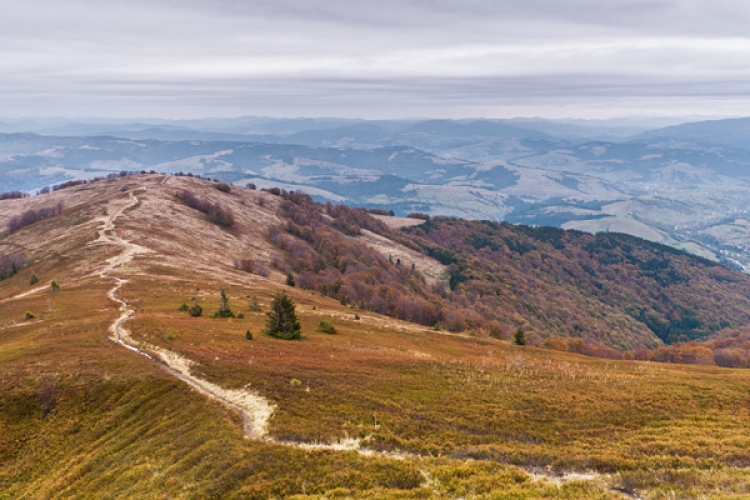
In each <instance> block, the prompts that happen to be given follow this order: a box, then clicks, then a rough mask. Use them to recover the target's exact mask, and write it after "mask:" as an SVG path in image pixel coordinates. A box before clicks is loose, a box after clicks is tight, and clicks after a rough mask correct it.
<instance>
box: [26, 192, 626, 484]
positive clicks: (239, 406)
mask: <svg viewBox="0 0 750 500" xmlns="http://www.w3.org/2000/svg"><path fill="white" fill-rule="evenodd" d="M138 203H139V200H138V197H137V196H136V194H135V193H134V192H132V191H131V192H130V193H129V197H128V201H127V202H126V203H125V204H123V205H122V206H120V207H119V208H118V209H117V210H115V211H114V212H113V213H112V214H111V215H109V216H107V217H103V218H101V219H99V221H100V222H102V223H103V224H104V228H103V229H101V230H100V231H99V239H98V240H97V242H98V243H105V244H110V245H117V246H120V247H122V252H120V253H119V254H117V255H116V256H114V257H112V258H110V259H107V264H106V265H105V266H104V267H103V268H102V269H101V270H100V271H99V272H98V275H99V276H101V277H102V278H106V279H113V280H114V281H115V284H114V286H113V287H112V288H111V289H110V290H109V292H108V293H107V296H108V297H109V298H110V299H111V300H112V301H113V302H115V303H117V304H119V305H120V311H121V314H120V316H119V317H118V318H117V319H116V320H115V321H114V322H113V323H112V325H111V326H110V328H109V330H110V333H111V337H110V338H111V339H112V340H113V341H114V342H116V343H118V344H120V345H121V346H123V347H125V348H127V349H129V350H131V351H134V352H136V353H138V354H140V355H142V356H145V357H147V358H148V359H150V360H151V361H153V362H154V363H156V364H158V365H159V367H161V368H162V369H163V370H164V371H166V372H167V373H169V374H170V375H172V376H173V377H175V378H178V379H180V380H182V381H183V382H185V383H187V384H188V385H190V386H191V387H193V388H194V389H195V390H197V391H198V392H200V393H201V394H203V395H205V396H207V397H209V398H212V399H214V400H216V401H218V402H220V403H222V404H224V405H225V406H227V407H228V408H230V409H232V410H234V411H236V412H238V413H239V414H240V415H241V416H242V419H243V422H244V427H245V435H246V436H247V437H248V438H251V439H262V440H264V441H267V442H272V443H275V444H279V445H284V446H294V447H296V448H300V449H305V450H330V451H355V452H357V453H359V454H361V455H364V456H381V457H387V458H394V459H407V458H410V459H416V460H419V459H422V458H425V457H422V456H420V455H415V454H411V453H404V452H383V451H376V450H371V449H367V448H365V447H363V446H362V443H361V441H360V440H359V439H353V438H349V437H346V438H343V439H341V440H339V441H338V442H331V443H299V442H287V441H279V440H275V439H273V438H271V437H269V436H268V424H269V421H270V419H271V417H272V416H273V413H274V410H275V406H274V405H273V404H272V403H271V402H269V401H268V400H267V399H265V398H263V397H262V396H260V395H259V394H257V393H254V392H252V391H247V390H237V389H225V388H223V387H221V386H219V385H217V384H214V383H212V382H209V381H207V380H204V379H201V378H200V377H196V376H195V375H193V374H192V373H191V370H190V367H191V366H192V365H193V362H192V361H191V360H189V359H187V358H184V357H183V356H180V355H179V354H177V353H175V352H172V351H169V350H167V349H164V348H161V347H158V346H154V345H150V344H147V343H145V342H141V341H136V340H135V339H133V338H132V337H131V336H130V332H129V331H128V330H127V329H126V328H125V327H124V324H125V323H126V322H127V321H128V320H129V319H130V318H131V317H132V316H133V315H134V314H135V311H134V310H133V309H132V308H130V306H129V305H128V303H127V302H126V301H125V300H124V299H122V298H120V297H118V295H117V294H118V292H119V290H120V289H121V288H122V286H123V285H125V284H126V283H128V280H127V279H124V278H120V277H116V276H111V275H110V273H112V272H114V271H115V270H117V269H118V268H121V267H122V266H123V265H125V264H126V263H128V262H130V261H131V260H132V259H133V257H134V256H136V255H138V254H147V253H151V252H152V251H151V250H149V249H148V248H145V247H143V246H140V245H136V244H134V243H131V242H130V241H128V240H126V239H124V238H122V237H121V236H119V235H118V234H117V229H116V227H115V221H116V220H117V218H118V217H120V216H121V215H122V214H123V213H125V212H126V211H127V210H128V209H130V208H133V207H135V206H136V205H137V204H138ZM40 289H41V288H40ZM35 291H36V290H32V291H30V292H27V293H33V292H35ZM528 473H529V476H530V477H531V478H532V480H534V481H548V482H550V483H552V484H558V485H559V484H563V483H566V482H571V481H593V480H606V479H607V478H608V477H609V476H608V475H605V474H597V473H589V474H578V473H570V474H565V475H559V476H549V475H546V474H544V475H543V474H538V473H534V472H533V471H528ZM423 474H425V480H426V483H425V485H426V486H428V487H429V486H430V485H431V483H432V482H431V480H430V478H429V474H427V472H425V471H424V470H423ZM611 491H613V493H620V494H621V495H622V497H624V498H637V497H636V496H634V495H628V494H624V493H621V492H617V491H616V490H614V489H612V490H611Z"/></svg>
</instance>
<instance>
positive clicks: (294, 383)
mask: <svg viewBox="0 0 750 500" xmlns="http://www.w3.org/2000/svg"><path fill="white" fill-rule="evenodd" d="M289 385H291V386H292V387H299V386H301V385H302V381H301V380H297V379H296V378H293V379H292V380H290V381H289Z"/></svg>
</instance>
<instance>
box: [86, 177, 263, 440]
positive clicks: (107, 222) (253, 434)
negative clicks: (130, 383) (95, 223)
mask: <svg viewBox="0 0 750 500" xmlns="http://www.w3.org/2000/svg"><path fill="white" fill-rule="evenodd" d="M137 204H138V198H137V196H136V195H135V193H134V192H132V191H131V192H130V196H129V199H128V202H127V203H126V204H124V205H123V206H121V207H120V208H118V209H117V210H116V211H115V212H114V213H112V214H111V215H110V216H109V217H106V218H105V219H101V221H102V222H104V228H103V229H102V230H100V231H99V239H98V240H97V242H99V243H105V244H111V245H117V246H121V247H123V250H122V252H121V253H120V254H118V255H116V256H114V257H112V258H111V259H108V260H107V265H106V266H104V268H103V269H102V270H101V271H99V273H98V274H99V276H101V277H102V278H112V279H114V280H115V285H114V286H113V287H112V288H111V289H110V290H109V292H108V293H107V296H108V297H109V298H110V299H111V300H112V301H113V302H116V303H118V304H120V311H121V314H120V316H119V317H118V318H117V319H116V320H115V321H114V323H112V325H111V326H110V328H109V331H110V333H111V337H110V338H111V339H112V340H113V341H115V342H116V343H118V344H120V345H121V346H123V347H125V348H127V349H130V350H131V351H134V352H137V353H138V354H141V355H142V356H145V357H147V358H148V359H150V360H151V361H153V362H155V363H157V364H158V365H159V367H160V368H162V369H163V370H164V371H166V372H167V373H169V374H170V375H172V376H173V377H175V378H178V379H180V380H182V381H183V382H185V383H187V384H188V385H190V386H191V387H193V388H194V389H195V390H197V391H198V392H200V393H202V394H204V395H205V396H208V397H209V398H211V399H214V400H216V401H219V402H220V403H222V404H224V405H225V406H227V407H229V408H230V409H232V410H234V411H236V412H238V413H239V414H240V415H241V416H242V420H243V422H244V426H245V435H246V436H247V437H249V438H252V439H263V438H265V436H266V435H267V433H268V422H269V420H270V419H271V416H272V415H273V412H274V406H273V405H272V404H271V403H269V402H268V401H267V400H266V399H264V398H263V397H261V396H259V395H258V394H255V393H253V392H250V391H245V390H232V389H224V388H222V387H220V386H218V385H216V384H214V383H211V382H209V381H207V380H203V379H201V378H199V377H196V376H194V375H192V374H191V373H190V366H191V365H192V364H193V363H192V362H191V361H190V360H188V359H185V358H183V357H182V356H180V355H179V354H177V353H174V352H172V351H169V350H167V349H163V348H160V347H157V346H152V345H146V344H143V343H141V342H137V341H135V340H134V339H133V338H132V337H131V336H130V332H128V330H127V329H125V327H124V326H123V325H124V324H125V322H126V321H128V320H129V319H130V318H131V317H132V316H133V315H134V314H135V311H134V310H133V309H131V308H130V307H129V305H128V303H127V302H126V301H125V300H123V299H121V298H119V297H118V296H117V292H118V291H119V290H120V288H122V286H123V285H124V284H126V283H127V282H128V280H126V279H123V278H117V277H111V276H109V273H111V272H112V271H114V270H115V269H117V268H119V267H121V266H123V265H124V264H126V263H128V262H130V261H131V260H132V259H133V257H134V256H135V255H138V254H145V253H151V250H149V249H147V248H145V247H142V246H139V245H136V244H134V243H131V242H129V241H127V240H125V239H123V238H122V237H120V236H119V235H118V234H117V231H116V229H115V220H116V219H117V218H118V217H120V216H121V215H122V214H123V213H125V211H126V210H128V209H129V208H132V207H134V206H136V205H137Z"/></svg>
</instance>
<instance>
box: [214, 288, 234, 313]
mask: <svg viewBox="0 0 750 500" xmlns="http://www.w3.org/2000/svg"><path fill="white" fill-rule="evenodd" d="M214 318H234V313H233V312H232V310H231V309H230V308H229V299H228V298H227V294H226V292H224V289H223V288H222V289H221V303H220V304H219V310H218V311H216V312H215V313H214Z"/></svg>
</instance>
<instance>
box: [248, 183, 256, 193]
mask: <svg viewBox="0 0 750 500" xmlns="http://www.w3.org/2000/svg"><path fill="white" fill-rule="evenodd" d="M245 187H246V188H247V189H250V190H252V191H255V190H256V189H257V186H256V185H255V184H253V183H252V182H248V183H247V184H245Z"/></svg>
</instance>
